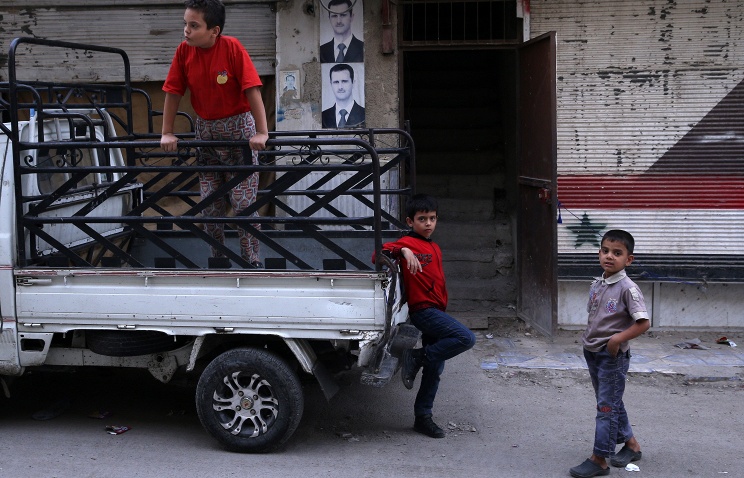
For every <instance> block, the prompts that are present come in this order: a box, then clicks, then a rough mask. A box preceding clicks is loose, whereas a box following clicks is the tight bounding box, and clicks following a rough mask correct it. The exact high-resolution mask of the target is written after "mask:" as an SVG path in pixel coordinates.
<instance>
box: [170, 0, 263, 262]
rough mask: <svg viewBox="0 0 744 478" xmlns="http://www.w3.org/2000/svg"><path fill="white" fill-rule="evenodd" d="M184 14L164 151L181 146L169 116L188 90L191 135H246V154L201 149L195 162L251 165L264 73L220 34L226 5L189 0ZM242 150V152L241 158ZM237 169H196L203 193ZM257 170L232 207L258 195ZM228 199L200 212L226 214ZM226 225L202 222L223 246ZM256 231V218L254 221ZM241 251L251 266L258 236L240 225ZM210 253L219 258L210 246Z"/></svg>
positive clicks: (258, 143) (257, 147) (257, 145)
mask: <svg viewBox="0 0 744 478" xmlns="http://www.w3.org/2000/svg"><path fill="white" fill-rule="evenodd" d="M185 5H186V11H185V13H184V15H183V24H184V27H183V34H184V38H185V40H184V41H183V42H182V43H181V44H180V45H178V47H177V48H176V53H175V55H174V56H173V61H172V63H171V66H170V70H169V71H168V76H167V78H166V80H165V84H164V85H163V91H164V92H165V104H164V105H163V130H162V136H161V139H160V145H161V147H162V148H163V150H164V151H167V152H174V151H176V150H177V149H178V145H177V143H178V138H177V137H176V136H175V135H174V134H173V133H174V130H173V128H174V122H175V118H176V113H177V111H178V105H179V103H180V101H181V98H182V97H183V95H184V94H185V93H186V90H187V89H188V90H189V91H190V92H191V105H192V106H193V107H194V111H195V112H196V114H197V118H196V139H198V140H223V141H224V140H248V144H249V145H250V149H251V150H252V152H251V153H244V151H243V149H242V148H239V147H237V148H236V147H230V148H228V147H215V148H199V150H198V153H197V164H198V165H199V166H235V165H242V164H256V163H257V162H258V153H257V152H258V151H261V150H264V149H266V141H267V140H268V139H269V136H268V134H269V133H268V131H269V130H268V126H267V122H266V111H265V109H264V104H263V100H262V98H261V90H260V87H261V79H260V78H259V76H258V72H257V71H256V67H255V66H254V65H253V62H252V61H251V59H250V57H249V56H248V52H246V50H245V48H243V45H241V44H240V42H239V41H238V40H237V39H236V38H234V37H229V36H226V35H223V34H222V30H223V28H224V26H225V6H224V5H223V4H222V2H221V1H220V0H186V2H185ZM244 155H245V156H246V157H244ZM234 176H235V173H232V172H219V171H217V172H215V171H205V172H203V173H200V174H199V185H200V191H201V196H202V199H204V198H205V197H207V196H210V195H211V194H212V193H213V192H214V191H216V190H218V189H219V188H220V187H221V186H222V185H223V184H225V183H227V182H229V181H231V180H232V179H233V177H234ZM257 189H258V172H255V173H253V174H250V175H249V176H248V177H247V178H245V179H243V180H242V181H241V182H240V184H238V185H237V186H235V187H234V188H233V189H232V190H231V191H230V194H229V197H230V201H231V204H232V207H233V210H234V211H236V212H239V211H242V210H244V209H245V208H247V207H249V206H250V205H251V204H253V203H254V202H255V201H256V194H257ZM225 211H226V204H225V200H224V199H223V198H217V199H216V200H214V201H213V202H211V203H210V204H208V205H207V206H206V207H205V208H204V210H203V211H202V213H203V215H204V216H224V215H225ZM224 226H225V225H224V224H222V223H209V222H207V223H205V224H204V227H205V229H206V232H207V233H208V234H209V235H210V236H211V237H212V238H214V239H216V240H217V242H219V243H222V244H224V242H225V238H224ZM251 226H253V227H254V228H256V229H259V228H260V224H251ZM238 235H239V237H240V249H241V254H242V257H243V259H244V260H246V261H247V262H248V263H249V264H250V265H251V266H252V267H254V268H263V264H262V263H261V262H260V261H259V250H258V249H259V243H258V239H256V238H255V237H254V236H252V235H250V234H248V233H247V232H246V231H245V230H244V229H243V228H239V231H238ZM212 256H213V257H222V256H223V254H222V252H221V251H219V250H218V249H215V248H214V247H213V248H212Z"/></svg>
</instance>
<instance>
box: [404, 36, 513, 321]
mask: <svg viewBox="0 0 744 478" xmlns="http://www.w3.org/2000/svg"><path fill="white" fill-rule="evenodd" d="M516 55H517V54H516V49H515V48H500V49H467V50H465V49H463V50H452V49H449V50H425V51H421V50H415V51H410V50H409V51H404V53H403V84H402V87H403V88H402V91H403V108H402V114H403V118H404V119H405V120H408V121H410V128H411V134H412V136H413V139H414V142H415V144H416V173H417V180H416V184H417V192H425V193H427V194H432V195H434V196H435V197H437V199H438V200H439V203H440V211H439V216H440V218H441V220H440V222H439V224H438V226H437V231H436V233H435V237H434V239H435V240H436V241H437V243H439V244H440V246H442V248H443V251H444V253H443V255H444V258H445V264H444V267H445V273H446V275H447V288H448V290H449V294H450V306H449V308H448V310H449V311H451V312H452V313H453V314H454V315H455V316H456V317H457V318H458V319H461V320H463V322H464V323H466V324H467V325H468V326H470V327H471V328H483V327H487V326H488V322H489V320H492V319H499V318H506V317H515V316H516V313H515V306H516V300H517V295H516V279H515V261H514V258H515V243H514V240H513V236H514V227H513V217H514V215H515V213H514V211H515V210H516V209H515V208H516V188H515V185H516V183H517V181H516V174H517V173H516V169H517V168H516V156H517V134H516V126H517V122H516V113H517V111H516V110H517V101H516V87H517V86H516V69H517V63H516Z"/></svg>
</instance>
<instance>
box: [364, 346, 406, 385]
mask: <svg viewBox="0 0 744 478" xmlns="http://www.w3.org/2000/svg"><path fill="white" fill-rule="evenodd" d="M397 371H398V357H393V356H392V355H390V352H388V351H387V350H385V351H384V352H383V354H382V360H381V361H380V365H379V366H378V367H377V368H375V369H374V370H365V371H364V372H362V376H361V377H360V378H359V381H360V382H361V383H362V384H363V385H369V386H371V387H377V388H379V387H383V386H385V385H387V383H388V382H390V379H391V378H393V375H395V372H397Z"/></svg>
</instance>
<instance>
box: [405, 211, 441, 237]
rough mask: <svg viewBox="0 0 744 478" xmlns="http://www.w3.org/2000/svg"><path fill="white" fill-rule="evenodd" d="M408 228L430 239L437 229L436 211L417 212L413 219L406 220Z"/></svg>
mask: <svg viewBox="0 0 744 478" xmlns="http://www.w3.org/2000/svg"><path fill="white" fill-rule="evenodd" d="M406 223H407V224H408V227H410V228H413V232H415V233H416V234H419V235H421V236H423V237H425V238H426V239H429V238H430V237H431V235H432V234H433V233H434V229H435V228H436V227H437V212H436V211H416V214H414V215H413V219H411V218H410V217H407V218H406Z"/></svg>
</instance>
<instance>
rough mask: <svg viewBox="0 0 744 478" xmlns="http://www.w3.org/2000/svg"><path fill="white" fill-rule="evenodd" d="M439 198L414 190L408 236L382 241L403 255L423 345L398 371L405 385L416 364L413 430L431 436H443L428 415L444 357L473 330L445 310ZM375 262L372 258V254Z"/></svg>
mask: <svg viewBox="0 0 744 478" xmlns="http://www.w3.org/2000/svg"><path fill="white" fill-rule="evenodd" d="M437 210H438V206H437V201H436V199H434V198H433V197H431V196H426V195H424V194H417V195H415V196H413V197H412V198H411V199H410V200H409V201H408V204H407V205H406V215H407V217H406V223H407V224H408V226H409V227H411V228H412V231H411V232H409V233H408V235H407V236H404V237H402V238H401V239H399V240H397V241H395V242H388V243H386V244H384V245H383V246H382V250H383V251H388V252H389V253H390V255H391V256H392V257H393V258H394V259H400V258H403V260H404V263H403V264H402V267H401V268H402V269H403V283H404V285H405V289H406V294H407V296H408V297H407V299H408V311H409V316H410V320H411V323H413V325H415V326H416V328H418V329H419V330H420V331H421V333H422V339H421V340H422V343H423V347H421V348H419V349H409V350H406V351H405V352H404V353H403V368H402V370H401V375H402V378H403V384H404V385H405V387H406V388H407V389H409V390H410V389H412V388H413V382H414V380H415V379H416V374H417V373H418V371H419V369H421V368H423V371H422V373H421V385H420V386H419V391H418V394H417V395H416V401H415V402H414V406H413V413H414V415H415V421H414V425H413V429H414V430H416V431H417V432H419V433H423V434H424V435H428V436H430V437H432V438H443V437H444V435H445V434H444V430H442V429H441V428H440V427H439V426H437V424H436V423H434V420H432V418H431V416H432V407H433V406H434V397H435V396H436V394H437V389H438V388H439V377H440V376H441V374H442V371H443V370H444V361H445V360H447V359H450V358H452V357H454V356H456V355H459V354H461V353H463V352H465V351H466V350H469V349H470V348H472V347H473V346H474V345H475V335H474V334H473V332H471V331H470V329H468V328H467V327H465V326H464V325H462V324H461V323H460V322H458V321H457V320H456V319H455V318H453V317H452V316H450V315H448V314H447V313H445V310H446V308H447V287H446V284H445V280H444V270H443V268H442V251H441V249H439V246H438V245H437V244H436V243H434V242H432V240H431V235H432V234H433V233H434V229H435V228H436V226H437ZM372 261H373V262H374V257H373V258H372Z"/></svg>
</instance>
